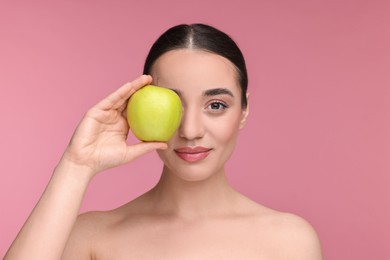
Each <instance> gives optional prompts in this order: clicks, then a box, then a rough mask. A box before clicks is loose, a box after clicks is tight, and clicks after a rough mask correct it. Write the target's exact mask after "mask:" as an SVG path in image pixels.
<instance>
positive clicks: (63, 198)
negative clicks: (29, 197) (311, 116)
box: [5, 49, 322, 260]
mask: <svg viewBox="0 0 390 260" xmlns="http://www.w3.org/2000/svg"><path fill="white" fill-rule="evenodd" d="M151 74H152V76H153V79H152V77H151V76H142V77H140V78H138V79H137V80H135V81H133V82H131V83H128V84H126V85H124V86H123V87H121V88H120V89H118V90H117V91H116V92H115V93H113V94H111V95H110V96H109V97H108V98H106V99H104V100H103V101H101V102H100V103H99V104H98V105H96V106H95V107H93V108H92V109H90V110H89V111H88V113H87V114H86V116H85V117H84V118H83V120H82V121H81V123H80V125H79V126H78V128H77V129H76V131H75V133H74V136H73V138H72V140H71V142H70V144H69V146H68V148H67V149H66V151H65V153H64V156H63V157H62V159H61V161H60V162H59V164H58V166H57V168H56V169H55V171H54V173H53V178H52V179H51V180H50V182H49V184H48V187H47V189H46V190H45V192H44V194H43V196H42V198H41V200H40V201H39V203H38V204H37V206H36V208H35V209H34V211H33V213H32V214H31V216H30V217H29V219H28V220H27V222H26V224H25V226H24V227H23V228H22V230H21V232H20V234H19V235H18V237H17V238H16V240H15V242H14V243H13V245H12V246H11V248H10V250H9V252H8V254H7V256H6V258H5V259H289V260H294V259H299V260H306V259H307V260H309V259H310V260H317V259H322V257H321V249H320V244H319V240H318V237H317V235H316V233H315V231H314V229H313V228H312V227H311V225H310V224H309V223H307V222H306V221H305V220H303V219H302V218H300V217H298V216H295V215H292V214H289V213H282V212H278V211H275V210H272V209H269V208H266V207H264V206H262V205H259V204H257V203H256V202H254V201H252V200H250V199H249V198H247V197H245V196H243V195H241V194H240V193H238V192H236V191H235V190H234V189H233V188H232V187H231V186H230V185H229V183H228V181H227V178H226V175H225V169H224V165H225V163H226V162H227V161H228V159H229V157H230V156H231V154H232V153H233V151H234V146H235V143H236V139H237V135H238V133H239V130H240V129H241V128H242V127H244V125H245V121H246V118H247V116H248V113H249V108H248V107H247V108H242V106H241V95H240V91H241V90H240V88H239V85H238V81H237V79H236V75H237V73H236V71H235V68H234V66H233V64H232V63H230V62H229V61H228V60H226V59H225V58H223V57H221V56H218V55H215V54H212V53H208V52H203V51H199V50H190V49H185V50H175V51H170V52H167V53H165V54H164V55H163V56H161V57H160V58H159V59H158V60H157V61H156V63H155V64H154V66H153V68H152V73H151ZM152 80H153V84H156V85H159V86H162V87H166V88H170V89H174V90H175V91H176V92H178V93H179V95H180V97H181V99H182V102H183V118H182V122H181V125H180V127H179V129H178V131H177V132H176V134H175V135H174V137H173V138H172V139H171V140H169V141H168V143H167V144H165V143H141V144H136V145H130V146H129V145H128V144H127V143H126V138H127V133H128V131H129V129H128V126H127V123H126V118H125V116H124V113H123V111H124V110H125V108H126V101H127V99H128V98H129V97H130V96H131V94H132V93H134V92H135V91H136V90H137V89H139V88H140V87H142V86H144V85H147V84H150V83H152ZM200 146H201V147H204V148H207V149H209V150H210V152H209V154H208V156H206V157H205V158H203V159H201V160H198V161H195V162H193V161H188V160H184V159H182V158H180V157H179V156H178V154H177V151H178V150H179V149H181V148H183V147H200ZM157 149H158V154H159V156H160V158H161V159H162V160H163V162H164V168H163V171H162V175H161V178H160V181H159V182H158V183H157V184H156V186H155V187H154V188H153V189H151V190H150V191H148V192H146V193H145V194H143V195H141V196H140V197H138V198H136V199H134V200H133V201H131V202H129V203H127V204H126V205H123V206H122V207H119V208H117V209H114V210H112V211H108V212H89V213H85V214H82V215H80V216H78V217H77V215H78V211H79V208H80V203H81V201H82V198H83V195H84V193H85V190H86V189H87V186H88V184H89V182H90V181H91V179H92V178H93V176H94V175H96V174H97V173H98V172H101V171H104V170H105V169H108V168H111V167H115V166H118V165H121V164H124V163H128V162H130V161H132V160H134V159H135V158H137V157H138V156H141V155H142V154H145V153H147V152H151V151H154V150H157ZM236 174H239V173H236ZM131 185H132V184H129V187H131ZM61 256H62V258H61Z"/></svg>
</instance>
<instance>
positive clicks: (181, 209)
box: [149, 167, 235, 219]
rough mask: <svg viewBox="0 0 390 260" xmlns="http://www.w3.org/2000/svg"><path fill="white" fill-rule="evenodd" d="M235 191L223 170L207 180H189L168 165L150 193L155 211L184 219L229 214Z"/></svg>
mask: <svg viewBox="0 0 390 260" xmlns="http://www.w3.org/2000/svg"><path fill="white" fill-rule="evenodd" d="M234 194H235V191H234V190H233V189H232V188H231V186H230V185H229V183H228V180H227V178H226V175H225V172H224V170H223V169H222V170H221V171H220V172H217V173H215V174H214V175H213V176H211V177H209V178H207V179H204V180H200V181H186V180H183V179H181V178H179V177H178V176H176V175H175V174H174V173H172V172H169V169H167V168H166V167H164V170H163V173H162V175H161V178H160V181H159V182H158V184H157V185H156V186H155V187H154V188H153V189H152V190H151V191H150V193H149V195H150V196H151V198H152V201H153V207H154V209H155V210H157V211H160V213H163V214H169V215H172V216H176V217H179V218H183V219H198V218H202V217H205V216H210V215H215V216H217V215H221V214H226V213H227V211H228V210H229V209H232V204H233V203H234V200H233V195H234Z"/></svg>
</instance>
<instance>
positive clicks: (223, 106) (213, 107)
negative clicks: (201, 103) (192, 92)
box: [207, 101, 228, 110]
mask: <svg viewBox="0 0 390 260" xmlns="http://www.w3.org/2000/svg"><path fill="white" fill-rule="evenodd" d="M227 107H228V106H227V105H226V104H224V103H222V102H219V101H214V102H212V103H210V104H209V105H208V107H207V108H209V109H211V110H224V109H226V108H227Z"/></svg>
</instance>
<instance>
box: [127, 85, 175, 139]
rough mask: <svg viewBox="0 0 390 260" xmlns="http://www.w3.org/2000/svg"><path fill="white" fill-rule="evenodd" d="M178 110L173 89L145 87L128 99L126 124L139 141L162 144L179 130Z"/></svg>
mask: <svg viewBox="0 0 390 260" xmlns="http://www.w3.org/2000/svg"><path fill="white" fill-rule="evenodd" d="M182 110H183V109H182V103H181V100H180V97H179V96H178V95H177V94H176V93H175V92H174V91H173V90H170V89H167V88H162V87H158V86H154V85H147V86H145V87H143V88H141V89H139V90H138V91H137V92H135V93H134V94H133V95H132V96H131V97H130V99H129V102H128V105H127V121H128V123H129V126H130V129H131V130H132V132H133V133H134V135H135V136H136V137H137V138H138V139H139V140H141V141H159V142H166V141H168V140H169V139H171V137H172V136H173V134H174V133H175V131H176V130H177V128H178V127H179V125H180V121H181V116H182Z"/></svg>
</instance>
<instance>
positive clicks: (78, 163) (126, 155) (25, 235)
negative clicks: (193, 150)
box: [4, 76, 166, 260]
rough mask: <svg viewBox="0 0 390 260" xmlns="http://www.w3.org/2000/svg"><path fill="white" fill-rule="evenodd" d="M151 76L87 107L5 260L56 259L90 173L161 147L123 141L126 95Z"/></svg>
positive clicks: (125, 130) (154, 144)
mask: <svg viewBox="0 0 390 260" xmlns="http://www.w3.org/2000/svg"><path fill="white" fill-rule="evenodd" d="M151 81H152V78H151V77H150V76H141V77H139V78H138V79H136V80H134V81H133V82H130V83H127V84H125V85H124V86H122V87H121V88H119V89H118V90H117V91H115V92H114V93H112V94H111V95H109V96H108V97H107V98H105V99H103V100H102V101H100V102H99V103H98V104H97V105H96V106H94V107H92V108H91V109H90V110H89V111H88V112H87V113H86V115H85V116H84V118H83V119H82V120H81V122H80V124H79V125H78V127H77V129H76V131H75V133H74V135H73V137H72V140H71V141H70V144H69V146H68V147H67V149H66V150H65V152H64V155H63V157H62V158H61V160H60V162H59V164H58V166H57V167H56V169H55V170H54V173H53V176H52V178H51V180H50V182H49V184H48V185H47V187H46V189H45V191H44V193H43V194H42V197H41V199H40V200H39V202H38V203H37V205H36V206H35V208H34V210H33V211H32V213H31V215H30V216H29V218H28V219H27V221H26V222H25V224H24V226H23V228H22V229H21V231H20V232H19V234H18V236H17V237H16V239H15V241H14V242H13V244H12V245H11V247H10V248H9V250H8V252H7V254H6V256H5V258H4V259H5V260H11V259H32V260H33V259H39V260H42V259H60V258H61V255H62V253H63V250H64V248H65V245H66V242H67V240H68V237H69V235H70V233H71V230H72V228H73V225H74V223H75V221H76V218H77V216H78V213H79V209H80V205H81V202H82V199H83V196H84V193H85V191H86V189H87V186H88V184H89V182H90V181H91V179H92V178H93V177H94V176H95V175H96V174H97V173H99V172H101V171H103V170H105V169H108V168H112V167H115V166H118V165H121V164H125V163H128V162H130V161H132V160H134V159H135V158H137V157H139V156H141V155H143V154H145V153H148V152H151V151H153V150H156V149H165V148H166V144H164V143H139V144H135V145H128V144H127V143H126V139H127V134H128V131H129V128H128V126H127V121H126V118H125V116H124V111H125V108H126V105H127V100H128V98H129V97H130V96H131V95H132V94H133V93H134V92H135V91H136V90H137V89H139V88H141V87H142V86H144V85H146V84H149V83H150V82H151Z"/></svg>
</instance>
